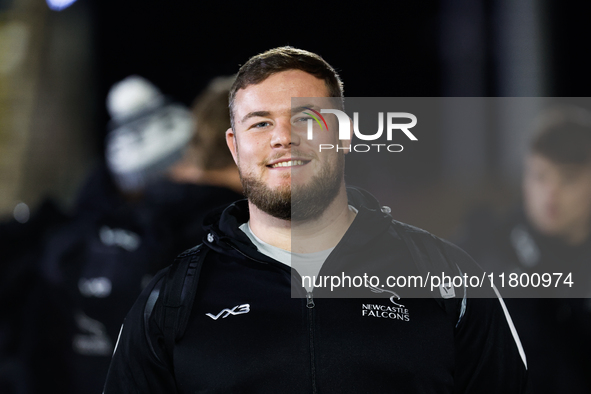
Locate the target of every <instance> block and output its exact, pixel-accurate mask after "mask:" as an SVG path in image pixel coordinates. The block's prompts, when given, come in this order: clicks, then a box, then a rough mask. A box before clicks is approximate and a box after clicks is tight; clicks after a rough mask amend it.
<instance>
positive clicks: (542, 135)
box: [530, 105, 591, 165]
mask: <svg viewBox="0 0 591 394" xmlns="http://www.w3.org/2000/svg"><path fill="white" fill-rule="evenodd" d="M530 151H531V153H534V154H539V155H541V156H543V157H545V158H546V159H548V160H550V161H552V162H554V163H557V164H575V165H584V164H589V163H591V113H589V112H588V111H587V110H585V109H582V108H579V107H575V106H564V105H563V106H557V107H553V108H550V109H547V110H546V111H545V112H544V113H543V114H542V116H541V117H540V119H539V120H538V125H537V127H536V128H535V130H534V136H533V138H532V140H531V143H530Z"/></svg>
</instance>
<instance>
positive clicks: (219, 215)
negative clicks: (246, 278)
mask: <svg viewBox="0 0 591 394" xmlns="http://www.w3.org/2000/svg"><path fill="white" fill-rule="evenodd" d="M347 197H348V200H349V204H351V205H352V206H354V207H355V208H357V210H358V213H357V216H356V217H355V220H354V221H353V223H352V224H351V226H350V227H349V229H348V230H347V232H346V233H345V235H344V236H343V238H342V239H341V241H340V242H339V244H338V245H337V248H339V249H343V248H344V249H350V248H354V249H356V248H360V247H363V246H364V245H367V244H368V243H369V242H371V241H372V240H373V239H375V238H376V237H378V236H379V235H381V234H383V233H384V232H386V231H388V228H389V226H390V223H391V221H392V217H391V216H390V214H389V210H387V209H384V210H382V208H381V207H380V204H379V203H378V201H377V200H376V198H375V197H374V196H372V195H371V194H370V193H369V192H367V191H365V190H363V189H360V188H355V187H347ZM248 218H249V211H248V201H247V200H246V199H244V200H240V201H236V202H235V203H233V204H231V205H230V206H228V207H227V208H225V209H224V210H223V211H222V210H218V211H214V212H212V213H211V214H210V215H209V216H208V217H207V218H206V219H205V221H204V228H205V229H206V230H207V232H208V236H207V237H206V239H205V240H204V242H205V243H206V244H207V245H208V246H210V247H211V248H212V249H214V250H218V251H220V252H222V251H225V253H228V251H231V250H232V249H234V250H236V251H238V252H239V253H240V254H243V255H247V256H249V257H251V258H254V259H256V260H262V261H269V260H270V261H272V260H271V259H270V258H269V257H267V256H265V255H263V254H261V253H259V252H258V251H257V249H256V247H255V246H254V245H253V243H252V242H251V241H250V239H249V238H248V237H247V236H246V234H244V233H243V232H242V230H240V228H239V227H240V225H242V224H243V223H246V222H247V221H248Z"/></svg>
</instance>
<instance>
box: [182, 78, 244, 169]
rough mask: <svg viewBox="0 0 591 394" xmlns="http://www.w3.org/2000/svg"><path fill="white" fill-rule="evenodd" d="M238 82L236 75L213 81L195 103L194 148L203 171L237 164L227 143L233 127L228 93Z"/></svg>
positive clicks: (192, 144) (198, 164) (197, 161)
mask: <svg viewBox="0 0 591 394" xmlns="http://www.w3.org/2000/svg"><path fill="white" fill-rule="evenodd" d="M235 79H236V76H235V75H232V76H228V77H217V78H215V79H213V80H212V81H211V82H210V83H209V85H208V86H207V88H205V90H204V91H203V92H202V93H201V94H200V95H199V96H198V97H197V98H196V99H195V101H194V102H193V106H192V113H193V116H194V117H195V119H196V121H195V122H196V123H195V124H196V127H195V130H194V133H193V138H192V140H191V144H190V145H191V149H192V150H193V152H194V156H195V160H196V163H195V164H196V165H197V167H198V168H200V169H202V170H218V169H222V168H225V167H227V166H229V165H234V159H233V158H232V154H231V153H230V151H229V150H228V146H227V144H226V130H228V128H229V127H230V114H229V113H228V93H229V91H230V88H231V87H232V84H233V83H234V80H235Z"/></svg>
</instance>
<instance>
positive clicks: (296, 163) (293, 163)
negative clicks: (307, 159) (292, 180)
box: [271, 160, 304, 168]
mask: <svg viewBox="0 0 591 394" xmlns="http://www.w3.org/2000/svg"><path fill="white" fill-rule="evenodd" d="M303 164H304V162H303V161H301V160H290V161H282V162H281V163H275V164H273V165H272V166H271V168H277V167H292V166H301V165H303Z"/></svg>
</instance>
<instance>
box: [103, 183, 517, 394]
mask: <svg viewBox="0 0 591 394" xmlns="http://www.w3.org/2000/svg"><path fill="white" fill-rule="evenodd" d="M348 193H349V203H350V204H351V205H353V206H354V207H356V208H357V209H358V214H357V216H356V218H355V220H354V222H353V223H352V225H351V226H350V228H349V229H348V230H347V232H346V234H345V235H344V237H343V238H342V240H341V241H340V243H339V244H338V245H337V246H336V248H335V249H334V250H333V252H332V253H331V254H330V256H329V257H328V259H327V260H326V261H325V263H324V265H323V266H322V269H321V271H320V275H321V276H329V275H338V276H341V275H344V273H346V275H350V276H354V275H363V274H364V273H367V274H370V275H373V274H377V275H379V276H380V277H381V276H383V275H384V274H392V273H395V274H396V275H400V274H404V275H410V274H412V275H423V276H424V275H426V274H427V271H426V270H427V269H429V267H433V268H434V269H438V268H441V270H444V271H446V272H450V270H452V271H454V272H455V273H460V272H474V273H477V272H480V273H481V272H482V271H480V269H479V268H478V267H477V266H476V264H475V263H474V262H473V261H472V260H471V258H470V257H469V256H468V255H466V254H465V253H464V252H463V251H461V250H460V249H458V248H457V247H455V246H453V245H451V244H449V243H447V242H445V241H442V240H440V239H438V238H436V237H434V236H432V235H430V234H428V233H426V232H424V231H422V230H419V229H416V228H414V227H411V226H407V225H403V224H401V223H398V222H395V221H393V220H392V218H391V217H390V216H389V214H388V213H387V212H388V211H389V210H388V209H381V208H380V206H379V204H378V203H377V201H376V200H375V199H374V198H373V197H372V196H371V195H369V194H368V193H366V192H363V191H360V190H358V189H349V190H348ZM247 220H248V205H247V202H246V201H239V202H237V203H234V204H232V205H230V206H229V207H228V208H226V209H225V210H224V211H223V212H222V213H221V214H220V213H218V214H216V215H213V216H211V217H210V218H209V219H208V220H207V221H206V226H207V229H208V231H209V233H208V235H207V236H206V238H205V240H204V244H203V245H202V246H201V247H198V248H195V249H194V251H193V252H191V251H190V252H188V253H186V254H185V255H190V254H191V253H203V252H204V250H207V251H208V252H207V254H206V257H205V258H204V261H203V265H202V268H201V272H200V275H199V281H198V286H197V290H196V293H195V296H194V297H195V298H194V303H193V305H192V308H187V309H186V310H181V313H190V315H189V316H186V317H187V318H188V323H187V326H186V329H185V331H184V335H183V336H182V337H181V338H180V339H179V340H178V341H177V342H176V344H175V345H174V349H173V351H171V349H167V348H166V344H165V343H166V339H165V337H166V335H167V334H166V330H167V329H168V328H165V325H164V324H163V323H162V321H163V320H162V314H165V313H166V310H167V309H166V308H167V306H166V305H165V304H166V302H167V301H166V300H163V297H161V296H160V295H161V294H163V293H164V291H165V289H166V286H167V285H168V286H170V285H171V283H172V281H171V280H170V275H168V273H169V270H173V269H174V265H173V266H172V268H169V269H167V270H164V271H162V272H160V273H159V274H158V275H157V276H156V277H155V278H154V280H153V281H152V283H151V284H150V285H149V286H148V287H147V288H146V289H145V291H144V292H143V294H142V296H141V297H140V298H139V299H138V301H137V302H136V304H135V305H134V307H133V308H132V310H131V311H130V312H129V314H128V316H127V318H126V320H125V323H124V325H123V327H122V332H121V334H120V339H119V341H118V345H117V348H116V351H115V354H114V356H113V360H112V363H111V367H110V370H109V375H108V378H107V382H106V386H105V394H116V393H278V392H281V393H360V392H368V393H438V394H441V393H479V394H482V393H521V392H523V389H524V386H525V375H526V367H525V365H524V362H525V360H524V356H523V355H522V354H520V350H519V346H520V345H519V344H518V339H517V338H516V337H515V335H514V333H513V332H512V329H511V326H512V324H511V323H510V322H508V320H507V315H506V313H505V312H504V306H503V303H502V300H500V299H499V298H497V297H496V296H495V295H494V290H492V289H490V288H485V289H484V290H483V293H479V294H478V296H479V297H489V298H474V297H469V292H470V291H471V290H470V289H467V292H468V293H467V294H459V292H458V294H457V295H456V297H453V298H449V299H446V300H443V299H442V298H441V296H439V298H437V294H438V293H439V290H437V291H436V292H435V293H437V294H435V296H432V295H429V294H427V296H426V297H424V298H418V297H417V298H407V297H406V295H407V294H411V293H410V292H408V291H406V289H404V288H397V289H396V291H395V293H396V296H397V298H395V297H394V296H393V294H394V292H391V291H390V292H388V291H385V292H380V291H377V292H373V291H371V290H370V289H368V288H367V287H364V286H362V287H359V288H356V289H354V291H353V292H347V293H342V292H339V291H338V290H337V291H336V292H331V291H330V289H329V288H325V287H321V288H315V289H314V291H313V293H309V294H306V292H305V291H304V290H303V289H302V288H301V282H300V281H301V278H300V276H299V275H298V273H297V272H296V271H295V270H291V269H290V268H289V267H287V266H286V265H284V264H282V263H279V262H277V261H275V260H273V259H271V258H269V257H267V256H265V255H263V254H261V253H259V252H258V251H257V250H256V248H255V246H254V245H253V244H252V243H251V242H250V240H249V239H248V237H247V236H246V235H245V234H244V233H242V231H241V230H240V229H239V228H238V227H239V225H240V224H242V223H244V222H245V221H247ZM401 232H405V233H406V234H404V235H403V236H401ZM409 234H410V235H411V238H413V239H415V240H418V239H419V238H420V239H421V241H420V242H423V243H421V244H419V243H417V244H416V245H423V246H424V245H426V244H425V243H424V242H427V243H429V242H431V243H432V245H431V246H435V248H434V249H436V250H438V251H439V252H440V254H441V255H442V256H445V257H446V258H447V260H446V261H443V260H441V261H439V262H437V261H435V262H431V263H425V264H423V263H422V262H421V261H419V263H418V264H417V262H416V260H417V256H419V257H420V256H424V258H425V259H427V257H426V256H427V255H426V254H425V249H422V247H419V246H417V247H416V250H410V249H414V247H412V248H409V247H408V246H407V245H408V243H407V242H405V241H404V240H403V239H404V238H405V236H407V235H409ZM417 242H419V241H417ZM421 249H422V250H421ZM419 260H420V258H419ZM175 264H176V263H175ZM429 264H433V265H431V266H430V265H429ZM437 264H440V265H441V267H439V266H438V265H437ZM385 267H387V268H385ZM450 267H451V268H450ZM434 272H435V271H433V273H434ZM187 281H190V275H188V276H187V277H186V278H185V282H187ZM181 283H182V282H181ZM382 283H384V282H382ZM292 284H295V286H292ZM163 289H164V290H163ZM294 289H295V290H294ZM183 291H184V289H183ZM341 291H342V290H341ZM292 292H295V297H292ZM413 295H415V296H416V295H417V293H413ZM516 339H517V342H516ZM171 354H172V357H170V355H171Z"/></svg>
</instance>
